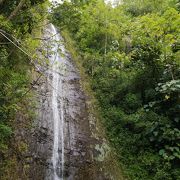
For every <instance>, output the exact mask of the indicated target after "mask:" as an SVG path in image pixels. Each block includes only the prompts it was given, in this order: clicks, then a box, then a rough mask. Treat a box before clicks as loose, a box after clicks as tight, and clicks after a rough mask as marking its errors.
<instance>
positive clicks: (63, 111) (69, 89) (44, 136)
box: [29, 24, 121, 180]
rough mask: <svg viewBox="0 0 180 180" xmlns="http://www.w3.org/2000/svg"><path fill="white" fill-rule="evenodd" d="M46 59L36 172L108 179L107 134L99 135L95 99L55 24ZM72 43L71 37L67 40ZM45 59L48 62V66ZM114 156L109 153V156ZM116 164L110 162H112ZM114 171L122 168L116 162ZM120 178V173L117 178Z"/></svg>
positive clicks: (50, 177) (51, 178)
mask: <svg viewBox="0 0 180 180" xmlns="http://www.w3.org/2000/svg"><path fill="white" fill-rule="evenodd" d="M43 39H44V42H43V46H42V50H41V49H40V50H41V51H40V52H42V57H44V56H45V57H48V60H49V65H48V68H47V66H46V65H47V64H46V61H45V62H44V64H42V67H41V68H42V70H44V71H43V72H44V77H42V80H41V81H40V85H39V86H38V88H37V89H38V94H39V96H38V97H39V98H38V101H39V108H38V118H37V120H38V121H37V126H36V129H35V130H34V132H33V140H32V152H33V153H32V157H33V160H34V161H33V165H32V166H31V172H30V175H31V177H30V178H29V179H39V180H80V179H83V180H84V179H85V180H86V179H87V180H92V179H98V180H102V179H108V180H112V179H113V178H112V177H111V176H109V174H108V171H109V167H108V169H105V168H106V167H105V166H104V164H108V163H107V162H109V164H111V159H105V161H106V163H104V161H103V159H104V158H105V157H106V151H107V152H108V148H106V147H107V146H106V143H105V140H104V139H103V138H102V136H101V135H99V131H98V129H97V122H96V118H94V116H93V114H91V113H90V110H89V107H90V106H91V102H90V101H89V97H88V96H86V95H85V93H84V91H83V89H82V84H81V83H80V81H81V77H80V75H79V71H78V69H77V68H76V66H75V63H74V62H73V60H72V57H71V55H70V54H69V53H68V51H67V50H66V49H65V47H64V45H63V44H62V42H64V41H63V38H62V37H61V34H60V33H59V32H58V31H57V30H56V28H55V27H54V25H52V24H50V25H47V26H46V28H45V30H44V36H43ZM67 43H68V42H67ZM43 65H44V66H43ZM107 157H110V156H107ZM110 169H111V168H110ZM112 169H113V170H114V173H115V174H116V172H117V171H118V170H116V168H114V166H113V168H112ZM114 179H119V180H121V178H114Z"/></svg>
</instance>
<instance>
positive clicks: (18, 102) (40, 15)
mask: <svg viewBox="0 0 180 180" xmlns="http://www.w3.org/2000/svg"><path fill="white" fill-rule="evenodd" d="M46 16H47V1H46V0H14V1H12V0H0V179H3V177H2V176H3V174H4V173H6V177H5V178H6V179H8V178H10V177H11V178H12V175H13V178H15V179H16V177H15V172H14V173H13V174H10V177H9V176H8V168H9V169H11V167H10V164H13V163H14V162H13V161H14V159H13V155H14V154H15V156H16V158H18V153H19V151H20V150H19V149H20V147H18V146H19V144H18V142H14V143H15V145H16V146H17V148H16V147H15V146H12V141H13V140H12V139H13V136H14V131H15V130H16V131H18V129H17V128H16V125H17V126H18V122H19V121H18V118H19V117H20V116H21V115H20V114H23V116H24V117H26V120H27V121H29V120H30V116H31V114H32V113H31V112H30V111H31V110H30V104H31V101H32V97H31V88H32V84H31V83H32V72H33V71H34V72H35V71H37V69H36V68H35V64H34V62H35V61H37V55H36V48H37V47H38V46H39V42H38V41H37V39H36V38H35V37H36V36H38V35H39V34H40V32H41V31H40V28H38V27H39V26H40V25H42V22H43V21H44V19H45V17H46ZM35 28H36V31H34V29H35ZM18 114H19V116H18ZM27 123H28V122H27ZM9 156H10V157H9ZM13 166H14V167H15V166H17V164H13ZM12 171H13V170H12Z"/></svg>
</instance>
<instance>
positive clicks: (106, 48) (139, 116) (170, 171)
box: [52, 0, 180, 180]
mask: <svg viewBox="0 0 180 180" xmlns="http://www.w3.org/2000/svg"><path fill="white" fill-rule="evenodd" d="M179 7H180V3H179V1H176V0H164V1H160V0H157V1H154V0H143V1H141V0H133V1H128V0H126V1H124V3H123V4H121V5H119V6H117V7H115V8H112V7H111V6H110V5H106V4H105V3H104V2H103V1H96V0H93V1H88V3H76V2H73V3H68V2H65V3H63V4H61V5H59V6H58V7H56V8H55V9H54V13H53V18H52V19H53V21H54V22H55V23H56V24H57V25H58V26H59V27H60V29H66V30H68V31H69V32H70V33H71V35H72V38H73V39H74V40H75V41H76V44H77V46H78V49H79V53H80V54H81V55H82V57H83V62H82V63H83V65H84V67H85V70H86V73H87V74H88V75H89V76H90V77H91V85H92V89H93V90H94V91H95V93H96V96H97V98H98V100H99V103H100V106H101V109H102V115H103V117H104V122H105V123H104V124H105V126H106V129H107V134H108V137H109V139H110V141H111V143H112V144H113V145H114V147H115V148H116V151H117V154H118V157H119V161H120V162H121V163H122V164H123V167H124V169H125V172H126V174H127V176H128V177H129V178H130V179H133V180H135V179H142V180H144V179H154V180H158V179H168V180H171V179H178V178H180V173H179V172H180V171H179V166H178V165H179V158H180V150H179V148H180V144H179V137H180V130H179V107H180V106H179V91H180V80H179V65H180V64H179V63H180V61H179V57H180V51H179V46H180V41H179V40H180V39H179V35H180V29H179V27H180V15H179Z"/></svg>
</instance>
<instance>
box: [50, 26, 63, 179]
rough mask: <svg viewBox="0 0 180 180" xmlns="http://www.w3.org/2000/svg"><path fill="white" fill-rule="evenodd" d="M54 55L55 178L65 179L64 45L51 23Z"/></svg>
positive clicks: (53, 155)
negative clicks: (62, 71) (62, 69)
mask: <svg viewBox="0 0 180 180" xmlns="http://www.w3.org/2000/svg"><path fill="white" fill-rule="evenodd" d="M50 30H51V36H52V44H51V51H52V55H51V58H50V62H51V63H52V78H53V80H52V87H53V90H52V113H53V117H52V118H53V123H54V140H53V154H52V164H53V179H54V180H63V176H64V130H63V129H64V108H63V87H62V78H63V77H62V75H60V74H59V73H58V72H59V70H60V68H61V67H62V66H63V64H62V63H63V57H62V56H61V55H60V53H59V49H60V50H61V51H62V52H63V51H64V46H62V45H59V43H60V40H61V37H60V35H59V33H58V32H57V30H56V28H55V27H54V25H51V27H50Z"/></svg>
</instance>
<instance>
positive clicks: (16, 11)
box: [2, 0, 26, 20]
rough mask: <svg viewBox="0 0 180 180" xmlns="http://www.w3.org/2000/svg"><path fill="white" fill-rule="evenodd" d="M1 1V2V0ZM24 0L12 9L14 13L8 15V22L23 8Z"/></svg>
mask: <svg viewBox="0 0 180 180" xmlns="http://www.w3.org/2000/svg"><path fill="white" fill-rule="evenodd" d="M2 1H3V0H2ZM25 1H26V0H21V1H20V2H19V4H18V6H17V7H16V8H15V9H14V11H13V12H12V13H11V14H10V16H9V17H8V19H9V20H12V19H13V18H14V17H15V16H16V15H17V13H18V12H19V11H20V10H21V8H22V7H23V5H24V3H25Z"/></svg>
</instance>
